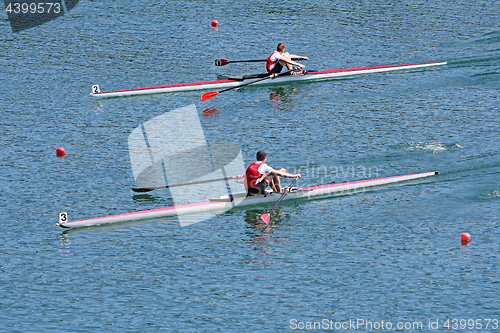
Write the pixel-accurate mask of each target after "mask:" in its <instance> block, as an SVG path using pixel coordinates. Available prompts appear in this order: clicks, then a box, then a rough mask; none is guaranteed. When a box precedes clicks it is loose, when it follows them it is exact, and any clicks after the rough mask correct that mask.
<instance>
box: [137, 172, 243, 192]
mask: <svg viewBox="0 0 500 333" xmlns="http://www.w3.org/2000/svg"><path fill="white" fill-rule="evenodd" d="M243 177H245V176H243V175H237V176H232V177H228V178H219V179H209V180H200V181H199V182H191V183H185V184H175V185H168V186H151V187H136V188H132V191H134V192H141V193H144V192H150V191H153V190H158V189H161V188H170V187H177V186H186V185H195V184H205V183H211V182H219V181H222V180H230V179H241V178H243Z"/></svg>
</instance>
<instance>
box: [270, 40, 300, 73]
mask: <svg viewBox="0 0 500 333" xmlns="http://www.w3.org/2000/svg"><path fill="white" fill-rule="evenodd" d="M292 58H293V59H296V60H309V58H308V57H302V56H298V55H294V54H290V53H288V52H285V43H279V44H278V47H277V48H276V51H274V52H273V53H272V54H271V55H270V56H269V58H267V63H266V69H267V72H268V73H269V74H273V73H280V72H281V70H282V69H283V66H285V65H286V67H287V68H288V70H290V69H292V68H293V66H294V65H295V66H298V67H299V69H300V68H304V67H305V66H304V65H302V64H299V63H298V62H295V61H293V60H292ZM291 74H292V75H297V74H302V71H296V72H292V73H291Z"/></svg>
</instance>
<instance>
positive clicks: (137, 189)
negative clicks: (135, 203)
mask: <svg viewBox="0 0 500 333" xmlns="http://www.w3.org/2000/svg"><path fill="white" fill-rule="evenodd" d="M157 188H158V187H156V186H155V187H139V188H132V191H134V192H139V193H144V192H151V191H153V190H156V189H157Z"/></svg>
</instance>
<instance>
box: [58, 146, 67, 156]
mask: <svg viewBox="0 0 500 333" xmlns="http://www.w3.org/2000/svg"><path fill="white" fill-rule="evenodd" d="M56 154H57V156H59V157H64V155H66V151H65V150H64V148H57V149H56Z"/></svg>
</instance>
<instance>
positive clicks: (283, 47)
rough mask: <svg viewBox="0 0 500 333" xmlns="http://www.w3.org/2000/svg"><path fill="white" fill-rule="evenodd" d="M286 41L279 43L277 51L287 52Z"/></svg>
mask: <svg viewBox="0 0 500 333" xmlns="http://www.w3.org/2000/svg"><path fill="white" fill-rule="evenodd" d="M285 46H286V45H285V43H279V44H278V47H277V48H276V51H278V52H279V53H283V52H285Z"/></svg>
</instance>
